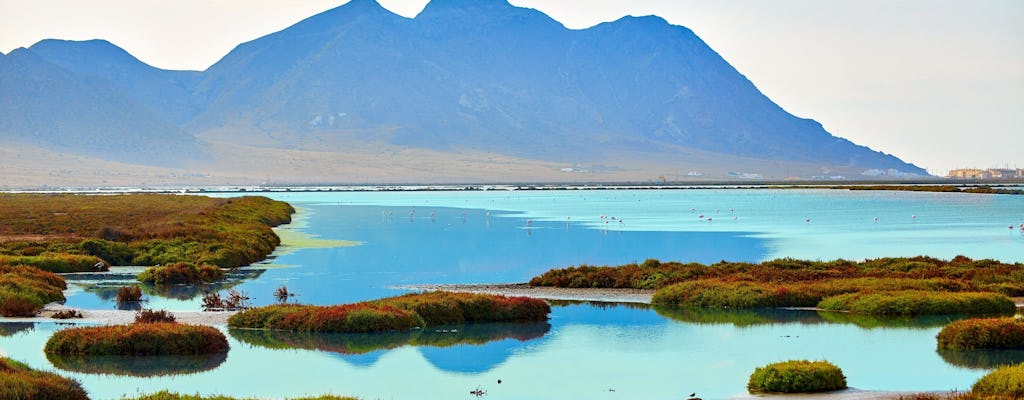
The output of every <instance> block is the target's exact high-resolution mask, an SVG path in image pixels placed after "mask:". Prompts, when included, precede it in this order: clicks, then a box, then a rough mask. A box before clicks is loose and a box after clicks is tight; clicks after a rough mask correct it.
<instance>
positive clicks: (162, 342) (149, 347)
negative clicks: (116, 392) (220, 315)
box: [45, 322, 228, 356]
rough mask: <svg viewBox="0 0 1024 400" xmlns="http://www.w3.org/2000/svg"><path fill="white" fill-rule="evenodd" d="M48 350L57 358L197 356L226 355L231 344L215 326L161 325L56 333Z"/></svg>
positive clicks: (85, 328) (113, 326)
mask: <svg viewBox="0 0 1024 400" xmlns="http://www.w3.org/2000/svg"><path fill="white" fill-rule="evenodd" d="M45 351H46V353H47V354H58V355H96V356H111V355H132V356H150V355H153V356H156V355H197V354H213V353H222V352H226V351H228V341H227V338H226V337H225V336H224V334H223V333H221V332H220V331H219V330H217V329H215V328H212V327H208V326H197V325H183V324H176V323H166V322H162V323H151V324H131V325H110V326H94V327H76V328H68V329H64V330H60V331H57V332H55V333H54V334H53V336H51V337H50V340H48V341H47V342H46V347H45Z"/></svg>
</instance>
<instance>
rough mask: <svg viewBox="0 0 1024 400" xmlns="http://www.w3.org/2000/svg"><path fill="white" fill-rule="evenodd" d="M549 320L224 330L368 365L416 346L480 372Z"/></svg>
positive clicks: (451, 366)
mask: <svg viewBox="0 0 1024 400" xmlns="http://www.w3.org/2000/svg"><path fill="white" fill-rule="evenodd" d="M550 330H551V324H549V323H547V322H538V323H490V324H465V325H449V326H443V327H431V328H427V329H417V330H411V331H405V332H386V333H352V334H349V333H308V332H289V331H274V330H252V329H229V330H228V333H229V334H230V335H231V336H232V337H234V338H235V339H237V340H239V341H240V342H243V343H247V344H250V345H254V346H259V347H265V348H270V349H305V350H319V351H326V352H330V353H335V354H338V355H341V356H342V357H341V358H342V359H343V360H345V361H347V362H349V363H350V364H353V365H356V366H363V367H370V366H373V365H374V364H376V362H377V360H378V359H380V357H381V356H383V354H384V353H385V352H386V351H387V350H391V349H395V348H399V347H403V346H414V347H417V348H418V350H419V351H420V352H422V353H423V355H424V357H425V358H426V359H427V360H428V361H430V362H431V364H434V365H435V366H436V367H438V368H440V369H442V370H446V371H453V372H482V371H487V370H490V369H492V368H494V367H495V366H496V365H499V364H501V363H502V362H504V361H505V360H507V359H508V357H510V356H511V355H512V354H513V353H514V352H515V351H516V349H518V348H520V347H522V346H523V344H524V343H525V342H529V341H533V340H535V339H539V338H542V337H544V335H546V334H547V333H548V331H550Z"/></svg>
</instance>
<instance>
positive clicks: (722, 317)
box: [652, 305, 971, 329]
mask: <svg viewBox="0 0 1024 400" xmlns="http://www.w3.org/2000/svg"><path fill="white" fill-rule="evenodd" d="M652 308H653V309H654V311H655V312H657V313H658V315H661V316H663V317H665V318H668V319H671V320H674V321H679V322H686V323H692V324H700V325H716V324H729V325H733V326H737V327H746V326H756V325H778V324H793V323H798V324H804V325H821V324H837V325H854V326H857V327H859V328H863V329H876V328H897V329H934V328H940V327H943V326H946V325H947V324H949V323H950V322H953V321H956V320H959V319H963V318H970V317H971V316H969V315H922V316H888V315H863V314H853V313H841V312H831V311H820V310H799V309H786V308H764V309H720V308H710V309H708V308H683V307H673V306H661V305H658V306H652Z"/></svg>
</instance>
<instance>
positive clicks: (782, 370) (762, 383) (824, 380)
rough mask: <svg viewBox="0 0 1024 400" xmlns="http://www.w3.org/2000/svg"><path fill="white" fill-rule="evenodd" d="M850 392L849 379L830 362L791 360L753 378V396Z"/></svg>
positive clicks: (749, 385)
mask: <svg viewBox="0 0 1024 400" xmlns="http://www.w3.org/2000/svg"><path fill="white" fill-rule="evenodd" d="M841 389H846V377H845V376H843V371H842V370H840V369H839V367H837V366H835V365H833V364H832V363H830V362H828V361H807V360H791V361H784V362H778V363H773V364H768V365H766V366H764V367H759V368H757V369H755V370H754V373H753V374H751V375H750V381H749V382H748V383H747V390H749V391H750V392H751V393H816V392H828V391H833V390H841Z"/></svg>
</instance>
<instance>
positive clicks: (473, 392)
mask: <svg viewBox="0 0 1024 400" xmlns="http://www.w3.org/2000/svg"><path fill="white" fill-rule="evenodd" d="M498 384H499V385H500V384H501V379H498ZM608 391H609V392H615V389H613V388H608ZM469 394H471V395H474V396H476V397H483V396H485V395H487V391H486V390H483V389H482V388H481V387H480V386H479V385H477V387H476V389H473V390H470V391H469ZM686 400H704V399H701V398H700V397H697V392H693V393H690V395H689V396H687V397H686Z"/></svg>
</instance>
